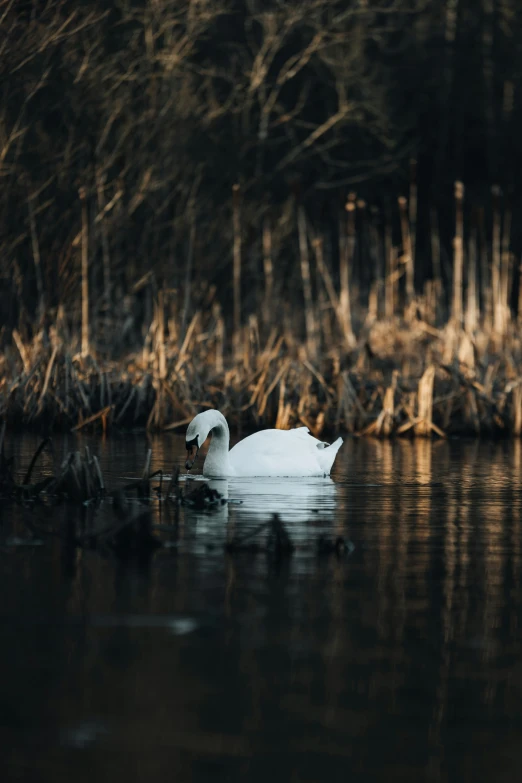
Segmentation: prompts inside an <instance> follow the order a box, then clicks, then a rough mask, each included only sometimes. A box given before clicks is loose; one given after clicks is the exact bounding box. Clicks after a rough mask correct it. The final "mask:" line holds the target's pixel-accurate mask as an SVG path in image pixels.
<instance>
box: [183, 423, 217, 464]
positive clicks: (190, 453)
mask: <svg viewBox="0 0 522 783" xmlns="http://www.w3.org/2000/svg"><path fill="white" fill-rule="evenodd" d="M210 429H211V427H210V422H209V421H207V417H206V416H205V415H204V414H202V413H198V415H197V416H196V417H195V418H194V419H192V421H191V422H190V424H189V425H188V429H187V434H186V435H185V443H186V447H187V461H186V462H185V467H186V469H187V470H190V469H191V467H192V465H193V464H194V462H195V461H196V457H197V456H198V451H199V449H200V448H201V446H202V445H203V444H204V442H205V441H206V439H207V438H208V434H209V432H210Z"/></svg>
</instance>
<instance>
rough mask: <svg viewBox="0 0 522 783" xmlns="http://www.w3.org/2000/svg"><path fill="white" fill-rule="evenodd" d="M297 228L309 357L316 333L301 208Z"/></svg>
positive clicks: (314, 349)
mask: <svg viewBox="0 0 522 783" xmlns="http://www.w3.org/2000/svg"><path fill="white" fill-rule="evenodd" d="M297 227H298V232H299V254H300V257H301V278H302V281H303V294H304V303H305V323H306V340H307V343H308V348H309V351H310V354H311V356H315V355H316V353H317V332H316V328H315V314H314V301H313V296H312V280H311V275H310V258H309V255H308V241H307V237H306V217H305V213H304V209H303V207H299V208H298V210H297Z"/></svg>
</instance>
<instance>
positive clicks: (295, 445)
mask: <svg viewBox="0 0 522 783" xmlns="http://www.w3.org/2000/svg"><path fill="white" fill-rule="evenodd" d="M339 440H340V442H339V444H338V445H337V442H336V443H335V444H333V446H329V447H327V448H325V449H318V448H317V445H318V444H319V443H320V441H318V440H317V439H316V438H314V437H312V436H311V435H310V434H309V431H308V428H307V427H299V428H297V429H294V430H274V429H271V430H261V431H260V432H256V433H254V435H250V436H249V437H247V438H245V439H244V440H241V441H239V443H238V444H237V445H236V446H234V447H233V448H232V449H231V451H230V453H229V459H230V464H231V466H232V467H233V469H234V473H235V475H238V476H241V475H257V476H299V475H301V476H314V475H315V476H316V475H320V474H322V473H329V472H330V468H331V466H332V464H333V461H334V459H335V454H336V453H337V451H338V449H339V447H340V445H341V443H342V440H341V439H339ZM325 466H326V467H325Z"/></svg>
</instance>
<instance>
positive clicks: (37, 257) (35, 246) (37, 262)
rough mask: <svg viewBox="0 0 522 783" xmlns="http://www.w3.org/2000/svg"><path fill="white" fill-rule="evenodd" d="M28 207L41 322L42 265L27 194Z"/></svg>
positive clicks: (32, 210) (42, 303)
mask: <svg viewBox="0 0 522 783" xmlns="http://www.w3.org/2000/svg"><path fill="white" fill-rule="evenodd" d="M27 204H28V207H29V225H30V228H31V244H32V247H33V261H34V270H35V276H36V290H37V294H38V320H39V321H41V320H42V318H43V316H44V313H45V295H44V286H43V277H42V265H41V260H40V245H39V243H38V234H37V231H36V218H35V214H34V206H33V197H32V196H31V194H29V196H28V198H27Z"/></svg>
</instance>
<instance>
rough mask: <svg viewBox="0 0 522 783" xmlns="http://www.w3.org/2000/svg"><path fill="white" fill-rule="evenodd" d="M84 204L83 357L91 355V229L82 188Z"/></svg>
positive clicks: (83, 193) (81, 197) (82, 201)
mask: <svg viewBox="0 0 522 783" xmlns="http://www.w3.org/2000/svg"><path fill="white" fill-rule="evenodd" d="M79 192H80V201H81V204H82V350H81V353H82V356H88V354H89V247H88V242H89V229H88V217H87V199H86V193H85V188H80V191H79Z"/></svg>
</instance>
